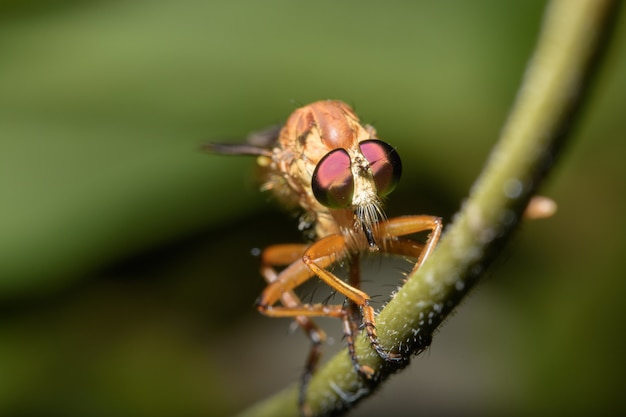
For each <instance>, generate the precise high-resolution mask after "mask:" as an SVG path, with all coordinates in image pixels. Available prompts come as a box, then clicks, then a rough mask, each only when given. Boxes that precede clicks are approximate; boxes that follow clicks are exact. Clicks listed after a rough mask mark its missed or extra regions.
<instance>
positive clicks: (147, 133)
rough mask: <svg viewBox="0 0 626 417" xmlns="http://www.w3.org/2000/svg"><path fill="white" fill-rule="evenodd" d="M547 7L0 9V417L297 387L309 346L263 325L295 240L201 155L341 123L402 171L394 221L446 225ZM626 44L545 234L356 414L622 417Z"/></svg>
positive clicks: (566, 159)
mask: <svg viewBox="0 0 626 417" xmlns="http://www.w3.org/2000/svg"><path fill="white" fill-rule="evenodd" d="M543 7H544V2H543V1H523V2H499V1H496V0H489V1H488V0H481V1H474V2H451V1H444V2H437V1H418V2H414V1H399V2H375V1H359V2H356V1H342V2H333V1H330V0H322V1H316V2H293V1H264V2H254V1H194V0H183V1H179V2H171V1H159V0H152V1H142V0H132V1H95V0H94V1H86V0H74V1H69V0H49V1H37V0H20V1H17V0H14V1H1V2H0V51H1V52H0V415H3V416H20V415H30V416H44V415H45V416H113V415H115V416H128V417H135V416H137V417H141V416H146V417H148V416H150V417H159V416H164V417H165V416H173V415H175V416H183V417H184V416H190V417H191V416H219V415H229V414H232V413H235V412H237V411H240V410H242V409H243V408H245V407H246V406H248V405H249V404H252V403H254V402H255V401H258V400H259V399H261V398H264V397H266V396H267V395H269V394H271V393H273V392H275V391H277V390H279V389H280V388H282V387H284V386H286V385H287V384H289V383H291V382H293V381H295V380H296V379H297V378H298V376H299V375H300V372H301V370H302V364H303V361H304V357H305V355H306V350H307V346H308V344H307V341H306V339H305V338H304V337H303V336H302V335H301V334H300V333H299V332H292V331H290V325H289V321H288V320H274V319H269V318H265V317H262V316H260V315H259V314H258V313H257V312H256V311H255V309H254V308H253V303H254V300H255V298H256V297H257V295H258V294H259V293H260V291H261V290H262V288H263V281H262V278H261V277H260V275H259V274H258V272H257V267H258V258H256V257H255V256H253V254H252V252H253V250H254V249H255V248H263V247H265V246H267V245H270V244H272V243H281V242H291V241H293V242H297V241H299V240H300V239H301V236H300V234H299V232H298V231H297V230H296V229H297V228H296V225H297V223H296V220H295V219H293V218H292V217H291V216H290V215H289V214H285V213H283V212H281V211H280V210H279V209H278V208H277V207H276V206H275V205H273V204H272V203H271V202H269V201H268V196H267V195H263V194H261V193H259V192H258V190H257V184H256V183H255V180H254V175H253V174H254V169H253V165H254V161H253V160H252V159H250V158H245V157H241V158H230V157H215V156H209V155H206V154H202V153H201V152H199V151H198V147H199V145H200V144H201V143H203V142H204V141H206V140H209V139H219V140H239V139H242V138H243V137H245V135H246V134H247V133H248V132H250V131H254V130H258V129H262V128H264V127H266V126H268V125H272V124H275V123H280V122H281V121H282V120H284V119H285V118H286V117H287V116H288V115H289V113H290V112H291V111H292V110H293V109H294V108H295V107H297V106H298V105H301V104H306V103H307V102H310V101H314V100H318V99H325V98H337V99H342V100H345V101H347V102H348V103H350V104H352V105H353V106H354V107H355V108H356V110H357V112H358V113H359V115H360V116H361V117H362V119H363V120H364V121H366V122H368V123H373V124H374V125H375V126H376V127H377V129H378V131H379V134H380V136H381V137H382V138H384V139H386V140H387V141H388V142H390V143H392V144H393V145H394V146H396V147H397V148H398V150H399V152H400V153H401V155H402V157H403V160H404V165H405V167H404V168H405V169H404V178H403V181H402V182H401V184H400V186H399V187H398V189H397V190H396V191H395V192H394V194H393V195H392V196H391V198H390V199H389V204H388V214H389V215H391V216H393V215H397V214H417V213H428V214H434V215H440V216H443V217H444V218H445V219H446V221H448V222H449V220H450V218H451V216H452V215H453V213H454V212H455V211H456V210H457V209H458V207H459V206H460V204H461V202H462V201H463V199H464V198H465V197H466V195H467V193H468V189H469V187H470V185H471V184H472V182H473V180H474V178H475V177H476V175H477V174H478V173H479V171H480V169H481V166H482V164H483V163H484V161H485V159H486V157H487V155H488V153H489V149H490V148H491V146H492V145H493V143H494V142H495V140H496V138H497V136H498V133H499V130H500V129H501V126H502V124H503V122H504V120H505V117H506V113H507V111H508V109H509V108H510V106H511V103H512V101H513V99H514V96H515V93H516V88H517V86H518V84H519V81H520V78H521V77H522V74H523V71H524V68H525V64H526V61H527V59H528V57H529V55H530V53H531V51H532V48H533V46H534V42H535V40H536V36H537V33H538V30H539V28H540V24H541V16H542V10H543ZM625 37H626V33H625V29H624V27H623V25H621V26H620V27H619V30H618V32H617V34H616V40H615V42H614V44H613V48H612V49H611V54H610V55H609V57H608V59H607V61H606V63H605V65H604V66H603V67H602V70H601V73H600V74H601V77H600V79H599V82H598V83H597V84H596V85H595V88H594V92H593V94H592V96H591V100H590V102H589V103H588V105H587V107H586V109H585V111H584V113H583V115H582V118H581V119H580V120H579V123H578V124H577V128H576V131H575V132H576V133H575V136H574V138H573V141H572V142H571V144H570V146H568V148H567V150H566V152H565V153H564V154H563V155H562V157H561V160H560V161H559V164H558V166H557V167H556V169H555V170H554V171H553V172H552V174H551V176H550V178H549V180H548V181H547V182H546V184H545V186H544V188H543V189H542V192H543V193H544V194H545V195H548V196H550V197H552V198H553V199H555V200H556V201H557V203H558V205H559V211H558V213H557V215H556V216H555V217H553V218H551V219H547V220H540V221H535V222H532V223H528V224H525V225H524V226H523V227H522V228H521V230H520V232H519V234H518V235H517V238H516V240H515V243H514V244H513V245H512V246H511V247H510V248H509V249H508V251H507V253H506V256H505V257H504V258H505V259H503V260H501V261H500V262H498V265H497V266H496V267H495V268H494V269H493V270H492V273H491V274H490V275H489V276H488V278H487V279H486V280H485V281H484V282H482V283H481V284H480V285H479V286H478V288H476V289H475V290H474V291H473V292H472V294H471V295H470V297H469V299H468V300H467V301H466V302H464V303H463V304H462V305H461V306H460V307H459V308H458V310H457V314H456V315H454V316H453V317H451V318H450V319H449V320H448V321H447V323H446V324H445V325H444V326H443V327H442V329H441V331H440V332H439V333H438V334H437V335H436V337H435V340H434V343H433V345H432V347H431V349H430V350H429V351H428V352H427V353H425V354H423V355H422V356H420V357H418V358H416V359H415V360H414V361H413V364H412V366H411V367H410V368H409V369H408V370H406V371H405V372H403V373H401V374H399V375H397V376H395V377H394V378H393V379H392V380H391V381H390V383H388V384H387V385H385V387H384V388H383V389H382V390H381V391H380V393H379V394H378V395H376V396H375V397H374V398H372V399H369V400H368V401H366V402H363V403H362V404H360V405H359V407H358V408H357V409H356V410H354V413H353V415H355V416H370V415H381V414H382V413H388V412H389V411H396V412H398V411H399V410H412V411H414V412H415V413H417V412H419V413H420V414H424V415H467V416H470V415H481V416H485V415H503V414H505V413H506V415H590V414H592V415H600V414H606V412H613V413H615V414H617V413H619V412H622V413H623V412H624V411H626V404H625V399H624V395H623V388H624V377H623V375H624V372H625V371H626V366H625V365H626V360H625V359H624V352H625V351H626V336H625V335H624V331H625V326H624V324H625V323H624V321H625V320H624V318H625V317H626V303H624V297H625V296H626V279H625V277H626V268H625V266H626V261H625V260H624V259H626V258H625V257H624V255H623V252H624V248H625V247H626V235H625V233H624V232H625V230H626V227H625V223H626V222H625V220H624V213H625V212H626V199H625V198H624V189H626V184H625V183H626V164H624V156H625V153H624V151H625V148H626V145H625V142H624V135H625V132H626V118H625V117H624V108H625V107H626V94H625V92H626V88H625V87H626V56H625V55H624V53H623V47H624V42H625V40H626V39H625ZM620 184H621V185H620ZM392 279H393V280H395V282H397V281H398V280H399V277H394V278H392ZM384 288H387V289H388V290H389V288H390V287H389V286H387V287H383V289H382V290H380V291H381V292H380V294H382V297H381V298H382V299H384V294H385V292H386V291H387V290H385V289H384ZM388 292H390V290H389V291H388ZM388 292H387V293H388ZM323 323H324V326H327V327H328V328H329V329H332V328H338V327H339V324H338V323H336V322H334V321H328V322H326V321H325V322H323ZM335 345H341V343H336V344H335ZM335 347H336V346H335ZM332 348H333V347H332V346H331V348H330V349H331V350H332Z"/></svg>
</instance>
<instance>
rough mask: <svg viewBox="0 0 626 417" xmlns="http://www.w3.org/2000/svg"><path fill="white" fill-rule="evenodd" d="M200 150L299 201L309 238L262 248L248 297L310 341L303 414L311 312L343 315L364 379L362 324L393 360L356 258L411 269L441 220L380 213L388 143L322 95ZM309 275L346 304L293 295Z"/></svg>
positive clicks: (390, 178) (395, 164)
mask: <svg viewBox="0 0 626 417" xmlns="http://www.w3.org/2000/svg"><path fill="white" fill-rule="evenodd" d="M205 150H207V151H209V152H212V153H218V154H228V155H254V156H256V157H257V163H258V165H259V167H260V168H261V172H262V175H263V177H264V178H263V180H264V182H263V186H262V189H263V190H268V191H270V192H272V193H273V194H274V195H275V196H276V197H277V198H278V199H279V200H280V201H282V202H284V203H285V204H286V205H287V206H295V207H299V208H300V209H301V210H302V211H303V214H302V217H301V228H307V227H308V226H310V229H311V231H312V232H313V237H314V239H313V242H312V243H307V244H279V245H274V246H270V247H268V248H266V249H265V250H264V251H263V252H262V255H261V274H262V275H263V277H264V278H265V280H266V281H267V287H266V288H265V290H264V291H263V293H262V294H261V296H260V297H259V299H258V301H257V308H258V310H259V311H260V312H261V313H263V314H265V315H267V316H271V317H290V318H293V319H295V321H296V322H297V323H298V325H299V326H300V327H301V328H302V329H303V330H304V332H305V333H306V334H307V335H308V337H309V339H310V340H311V342H312V347H311V352H310V354H309V356H308V359H307V363H306V367H305V372H304V374H303V377H302V384H301V389H300V397H299V403H300V404H299V405H300V408H301V410H302V412H303V414H308V413H307V408H306V388H307V384H308V381H309V380H310V378H311V376H312V374H313V372H314V371H315V368H316V365H317V363H318V361H319V357H320V349H321V344H322V343H323V342H324V340H325V337H326V336H325V334H324V332H323V331H322V330H321V329H320V328H319V327H318V326H317V325H316V324H315V323H314V322H313V320H312V318H313V317H316V316H317V317H319V316H325V317H335V318H339V319H341V320H342V322H343V329H344V333H345V335H346V340H347V344H348V351H349V353H350V357H351V359H352V362H353V364H354V367H355V369H356V370H357V371H358V372H359V373H360V374H362V375H364V376H365V377H367V378H372V377H373V376H374V370H373V369H372V368H371V367H369V366H367V365H360V364H359V361H358V359H357V355H356V352H355V349H354V336H355V334H356V333H357V332H358V331H359V328H360V327H361V325H362V329H363V331H364V332H365V334H366V335H367V338H368V339H369V341H370V343H371V345H372V347H373V348H374V349H375V350H376V351H377V352H378V354H379V355H380V356H381V357H382V358H384V359H385V360H397V359H401V356H400V354H399V353H394V352H390V351H387V350H385V349H384V348H383V347H382V346H381V345H380V343H379V341H378V337H377V334H376V324H375V323H376V317H375V313H374V309H373V308H372V306H371V305H370V297H369V296H368V295H367V294H366V293H365V292H363V291H362V290H361V289H360V288H359V287H360V273H359V258H360V256H361V255H362V254H364V253H366V252H383V253H389V254H397V255H403V256H410V257H412V258H414V259H417V262H416V263H415V266H414V267H413V271H415V270H417V269H418V268H419V267H420V265H421V264H422V263H423V262H424V260H425V259H426V258H427V257H428V255H429V254H430V253H431V252H432V250H433V248H434V247H435V245H436V243H437V241H438V239H439V236H440V235H441V229H442V223H441V219H440V218H438V217H433V216H427V215H414V216H404V217H397V218H393V219H387V218H386V217H385V214H384V212H383V208H382V202H383V199H384V198H385V196H386V195H387V194H389V193H390V192H391V191H393V189H394V188H395V187H396V185H397V183H398V181H399V179H400V174H401V171H402V164H401V162H400V157H399V155H398V153H397V152H396V150H395V149H394V148H393V147H392V146H390V145H388V144H387V143H385V142H383V141H381V140H379V139H378V138H377V135H376V131H375V130H374V128H373V127H372V126H368V125H362V124H361V123H360V122H359V119H358V117H357V116H356V114H355V113H354V112H353V110H352V109H351V108H350V107H349V106H348V105H347V104H345V103H343V102H341V101H331V100H329V101H318V102H315V103H312V104H309V105H308V106H304V107H301V108H299V109H297V110H296V111H295V112H293V114H292V115H291V116H290V117H289V119H288V120H287V123H286V124H285V125H284V126H283V127H282V128H281V129H273V130H269V131H266V132H264V133H262V134H260V135H252V136H251V137H250V140H249V141H248V142H247V143H244V144H217V143H213V144H208V145H206V146H205ZM422 231H430V232H431V233H430V235H429V237H428V239H427V241H426V243H425V244H419V243H417V242H415V241H414V240H411V239H409V238H408V237H406V236H408V235H411V234H414V233H418V232H422ZM338 263H344V264H347V265H348V267H349V269H348V276H347V279H346V280H343V279H342V278H340V277H338V276H337V275H335V274H334V273H332V272H330V267H331V266H333V265H335V264H338ZM279 268H283V269H282V270H281V269H279ZM315 276H316V277H319V278H320V279H321V280H322V281H324V282H325V283H326V284H327V285H329V286H330V287H331V288H332V289H333V290H334V291H336V292H337V293H341V294H343V295H344V296H345V297H346V299H347V303H345V305H330V304H327V303H305V302H302V300H301V299H300V298H299V297H298V296H297V295H296V293H295V292H294V289H295V288H296V287H298V286H299V285H301V284H302V283H304V282H305V281H307V280H308V279H310V278H312V277H315Z"/></svg>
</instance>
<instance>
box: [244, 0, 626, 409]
mask: <svg viewBox="0 0 626 417" xmlns="http://www.w3.org/2000/svg"><path fill="white" fill-rule="evenodd" d="M619 4H620V2H619V1H613V0H576V1H572V0H554V1H552V2H551V3H550V4H549V6H548V8H547V11H546V14H545V21H544V25H543V28H542V32H541V34H540V38H539V41H538V44H537V47H536V50H535V52H534V55H533V57H532V59H531V61H530V63H529V66H528V69H527V72H526V76H525V78H524V80H523V84H522V86H521V88H520V91H519V93H518V97H517V100H516V102H515V104H514V106H513V109H512V110H511V113H510V116H509V119H508V121H507V123H506V125H505V126H504V129H503V130H502V134H501V137H500V140H499V142H498V143H497V145H496V146H495V148H494V149H493V151H492V153H491V156H490V158H489V160H488V161H487V164H486V166H485V168H484V170H483V172H482V173H481V175H480V177H479V178H478V179H477V181H476V183H475V184H474V186H473V187H472V190H471V192H470V196H469V198H468V199H467V201H466V202H465V204H464V205H463V207H462V209H461V211H460V212H459V213H458V214H457V215H456V216H455V220H454V222H453V223H452V224H451V225H450V227H449V228H448V229H447V230H446V233H445V234H444V236H443V237H442V239H441V241H440V243H439V245H438V247H437V249H436V250H435V252H434V253H433V254H432V255H431V257H430V258H429V259H428V260H427V262H426V263H425V264H424V265H423V266H422V268H420V270H419V271H417V273H416V274H414V275H413V276H411V277H409V279H408V281H407V282H406V283H405V285H404V286H403V287H402V288H401V289H400V291H399V292H398V293H397V294H396V296H395V297H394V298H393V299H392V300H391V301H390V302H389V303H388V304H387V305H386V306H385V308H384V309H383V310H382V311H381V312H380V314H379V316H378V319H377V329H378V334H379V339H380V342H381V344H382V345H383V346H385V347H387V348H388V349H389V350H392V351H402V352H404V353H405V354H406V355H407V357H409V356H410V355H412V354H416V353H419V352H420V351H421V350H423V349H424V348H425V347H427V345H428V344H429V342H430V338H431V336H432V334H433V332H434V330H435V329H436V328H437V327H438V326H439V325H440V324H441V322H442V321H443V320H444V318H445V317H446V316H447V315H448V313H450V312H451V311H452V310H453V309H454V308H455V307H456V305H457V304H458V303H459V301H460V300H461V299H462V298H463V297H464V296H465V295H466V294H467V292H468V291H469V290H470V288H471V287H472V286H473V285H474V284H475V283H476V281H477V280H478V278H479V277H480V276H481V275H482V274H483V273H484V271H485V270H486V269H487V268H488V267H489V265H490V264H491V262H492V261H493V259H494V258H495V257H496V256H497V255H498V254H499V253H501V252H502V249H503V247H504V246H505V243H506V242H507V241H508V240H510V238H511V237H512V235H513V233H512V232H513V231H514V229H515V226H516V225H517V224H518V222H519V220H520V219H521V216H522V213H523V211H524V209H525V207H526V205H527V204H528V201H529V200H530V198H531V197H532V196H533V195H534V194H535V193H536V191H537V189H538V187H539V186H540V183H541V181H542V179H543V178H544V176H545V174H546V172H547V171H548V169H549V168H550V167H551V166H552V163H553V162H554V160H555V158H556V156H557V153H558V151H559V149H560V148H561V146H562V144H563V143H564V141H565V140H566V139H568V138H569V136H570V135H569V133H570V131H571V127H572V124H573V122H574V119H575V116H576V115H577V113H578V111H579V110H580V108H581V105H582V104H583V101H584V99H585V97H586V96H587V93H588V91H589V89H590V81H591V77H592V75H593V74H594V73H595V71H594V69H595V68H596V67H597V64H598V62H599V59H600V55H601V52H602V51H603V50H604V49H605V48H604V47H605V45H606V44H607V42H606V41H607V39H608V37H609V35H610V33H611V29H612V27H613V24H612V23H613V22H614V21H615V20H616V19H615V17H616V16H617V14H618V13H617V12H618V10H617V9H618V7H619ZM356 348H357V352H359V353H360V355H359V358H360V362H361V363H363V364H365V365H368V366H370V367H372V368H373V369H375V370H377V371H378V374H377V378H376V380H373V381H366V380H364V379H363V378H362V377H360V376H359V375H357V374H356V373H355V372H354V369H353V367H352V363H351V362H350V359H349V356H348V354H347V353H346V352H345V351H342V352H340V353H338V354H337V355H336V356H335V357H334V358H332V359H331V360H330V361H329V362H328V363H327V364H326V365H325V366H324V367H322V369H320V370H319V371H318V372H317V373H316V374H315V376H314V378H313V379H312V381H311V384H310V386H309V391H308V397H307V403H308V405H309V406H310V407H311V409H312V410H313V412H314V413H315V414H316V415H330V414H337V413H339V412H341V411H342V410H345V409H347V408H349V407H350V406H351V405H353V404H354V403H355V402H357V401H359V400H361V399H362V398H365V397H367V396H368V395H369V394H370V393H371V392H373V390H374V389H375V388H376V387H377V386H378V384H379V383H380V382H382V381H383V380H385V379H386V378H387V377H388V376H389V375H390V374H391V373H393V372H395V371H397V370H398V369H399V368H401V367H404V366H406V364H407V363H408V361H406V362H402V363H396V364H394V363H390V362H385V361H383V360H382V359H381V358H380V357H379V356H378V355H377V354H376V352H375V351H374V350H373V349H372V348H371V347H370V346H369V343H368V341H367V340H366V338H364V337H361V338H359V340H358V341H357V346H356ZM296 398H297V387H296V386H292V387H289V388H287V389H286V390H285V391H283V392H281V393H279V394H277V395H276V396H274V397H272V398H269V399H267V400H265V401H264V402H261V403H259V404H257V405H256V406H254V407H252V408H251V409H249V410H246V412H244V413H242V414H241V415H242V416H258V417H260V416H283V415H284V416H297V415H298V408H297V401H296Z"/></svg>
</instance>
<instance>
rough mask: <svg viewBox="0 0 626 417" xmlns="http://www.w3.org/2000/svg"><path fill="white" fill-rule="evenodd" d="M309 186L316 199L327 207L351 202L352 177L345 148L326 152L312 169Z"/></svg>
mask: <svg viewBox="0 0 626 417" xmlns="http://www.w3.org/2000/svg"><path fill="white" fill-rule="evenodd" d="M311 188H312V190H313V195H314V196H315V198H317V201H319V202H320V203H322V204H323V205H325V206H326V207H329V208H334V209H339V208H346V207H348V206H349V205H350V204H352V194H353V193H354V179H353V178H352V171H351V169H350V155H348V152H346V151H345V149H335V150H333V151H330V152H328V153H327V154H326V155H324V157H323V158H322V159H321V160H320V161H319V162H318V164H317V166H316V167H315V171H313V177H312V179H311Z"/></svg>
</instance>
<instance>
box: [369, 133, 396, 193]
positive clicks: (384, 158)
mask: <svg viewBox="0 0 626 417" xmlns="http://www.w3.org/2000/svg"><path fill="white" fill-rule="evenodd" d="M359 146H360V147H361V152H362V153H363V156H365V159H367V161H368V162H369V163H370V169H371V170H372V175H373V176H374V183H375V184H376V191H377V192H378V195H379V196H381V197H382V196H385V195H387V194H389V193H390V192H392V191H393V189H394V188H396V185H398V182H399V181H400V175H401V174H402V162H401V161H400V155H398V152H396V150H395V149H394V148H392V147H391V146H390V145H388V144H386V143H385V142H383V141H380V140H376V139H370V140H365V141H363V142H361V143H360V144H359Z"/></svg>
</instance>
